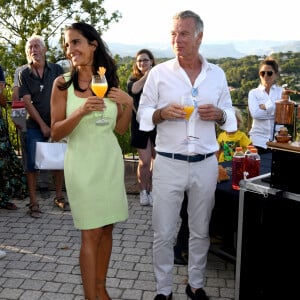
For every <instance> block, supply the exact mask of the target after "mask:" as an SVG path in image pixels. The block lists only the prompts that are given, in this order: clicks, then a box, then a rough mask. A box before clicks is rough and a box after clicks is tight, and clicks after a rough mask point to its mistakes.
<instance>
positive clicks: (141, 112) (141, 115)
mask: <svg viewBox="0 0 300 300" xmlns="http://www.w3.org/2000/svg"><path fill="white" fill-rule="evenodd" d="M154 112H155V108H152V107H144V108H143V107H139V109H138V112H137V121H138V122H139V124H140V130H142V131H151V130H153V129H154V127H155V125H154V124H153V122H152V116H153V113H154Z"/></svg>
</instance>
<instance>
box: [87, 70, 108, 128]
mask: <svg viewBox="0 0 300 300" xmlns="http://www.w3.org/2000/svg"><path fill="white" fill-rule="evenodd" d="M91 88H92V91H93V93H94V94H95V95H96V96H98V97H100V98H103V97H104V95H105V93H106V91H107V88H108V85H107V81H106V77H105V75H101V76H100V75H93V76H92V85H91ZM108 123H109V122H108V119H107V118H105V117H104V111H101V113H100V119H98V120H97V121H96V125H106V124H108Z"/></svg>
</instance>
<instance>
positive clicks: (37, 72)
mask: <svg viewBox="0 0 300 300" xmlns="http://www.w3.org/2000/svg"><path fill="white" fill-rule="evenodd" d="M34 70H35V72H36V75H37V77H38V78H39V81H40V92H42V91H43V90H44V87H45V86H44V84H43V83H44V82H43V80H44V69H43V70H42V76H41V74H40V73H39V70H38V68H36V67H34Z"/></svg>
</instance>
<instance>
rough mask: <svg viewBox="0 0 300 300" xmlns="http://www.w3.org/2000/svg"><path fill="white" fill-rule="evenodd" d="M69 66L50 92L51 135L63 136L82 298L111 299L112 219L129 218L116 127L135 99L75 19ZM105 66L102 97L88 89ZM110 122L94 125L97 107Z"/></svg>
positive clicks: (68, 40)
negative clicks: (105, 87)
mask: <svg viewBox="0 0 300 300" xmlns="http://www.w3.org/2000/svg"><path fill="white" fill-rule="evenodd" d="M63 46H64V49H65V53H66V57H67V58H68V59H69V60H70V61H71V72H70V73H67V74H64V75H63V76H60V77H58V78H57V79H56V80H55V82H54V85H53V90H52V97H51V120H52V124H51V137H52V139H53V140H55V141H58V140H60V139H62V138H67V141H68V147H67V151H66V156H65V166H64V170H65V183H66V190H67V194H68V199H69V202H70V207H71V212H72V216H73V221H74V225H75V227H76V228H78V229H80V230H81V249H80V269H81V277H82V283H83V289H84V296H85V299H89V300H95V299H101V300H109V299H111V298H110V297H109V295H108V293H107V291H106V287H105V280H106V275H107V270H108V266H109V260H110V255H111V250H112V230H113V224H114V223H116V222H121V221H125V220H126V219H127V218H128V203H127V197H126V191H125V184H124V161H123V156H122V151H121V148H120V146H119V144H118V140H117V138H116V136H115V133H114V132H117V133H119V134H124V133H125V132H126V131H127V129H128V126H129V123H130V120H131V112H132V107H133V99H132V97H130V96H129V95H128V94H127V93H125V92H124V91H122V90H121V89H120V88H119V79H118V76H117V67H116V64H115V62H114V60H113V58H112V57H111V55H110V53H109V51H108V49H107V48H106V46H105V44H104V42H103V41H102V39H101V38H100V36H99V34H98V33H97V31H96V30H95V29H94V28H93V27H92V26H90V25H88V24H85V23H74V24H72V25H71V26H70V27H69V28H67V29H66V31H65V34H64V45H63ZM103 70H104V71H105V76H106V79H107V82H108V92H107V93H106V95H105V96H104V98H101V97H98V96H95V95H94V94H93V92H92V90H91V81H92V75H95V74H97V73H98V72H99V71H103ZM103 110H104V116H105V117H106V118H107V119H108V124H104V125H103V124H102V125H97V124H96V121H97V120H98V119H99V115H100V111H103Z"/></svg>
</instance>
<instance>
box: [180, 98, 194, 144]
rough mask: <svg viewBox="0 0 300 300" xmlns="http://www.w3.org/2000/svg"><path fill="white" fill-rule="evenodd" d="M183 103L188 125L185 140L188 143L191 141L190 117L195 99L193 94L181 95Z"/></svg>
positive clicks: (186, 124)
mask: <svg viewBox="0 0 300 300" xmlns="http://www.w3.org/2000/svg"><path fill="white" fill-rule="evenodd" d="M181 105H182V106H183V110H184V111H185V112H186V115H185V126H186V138H185V140H184V142H183V143H184V144H188V143H189V141H190V135H189V119H190V117H191V115H192V113H193V111H194V107H195V106H194V100H193V97H192V96H191V95H185V96H182V97H181Z"/></svg>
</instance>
